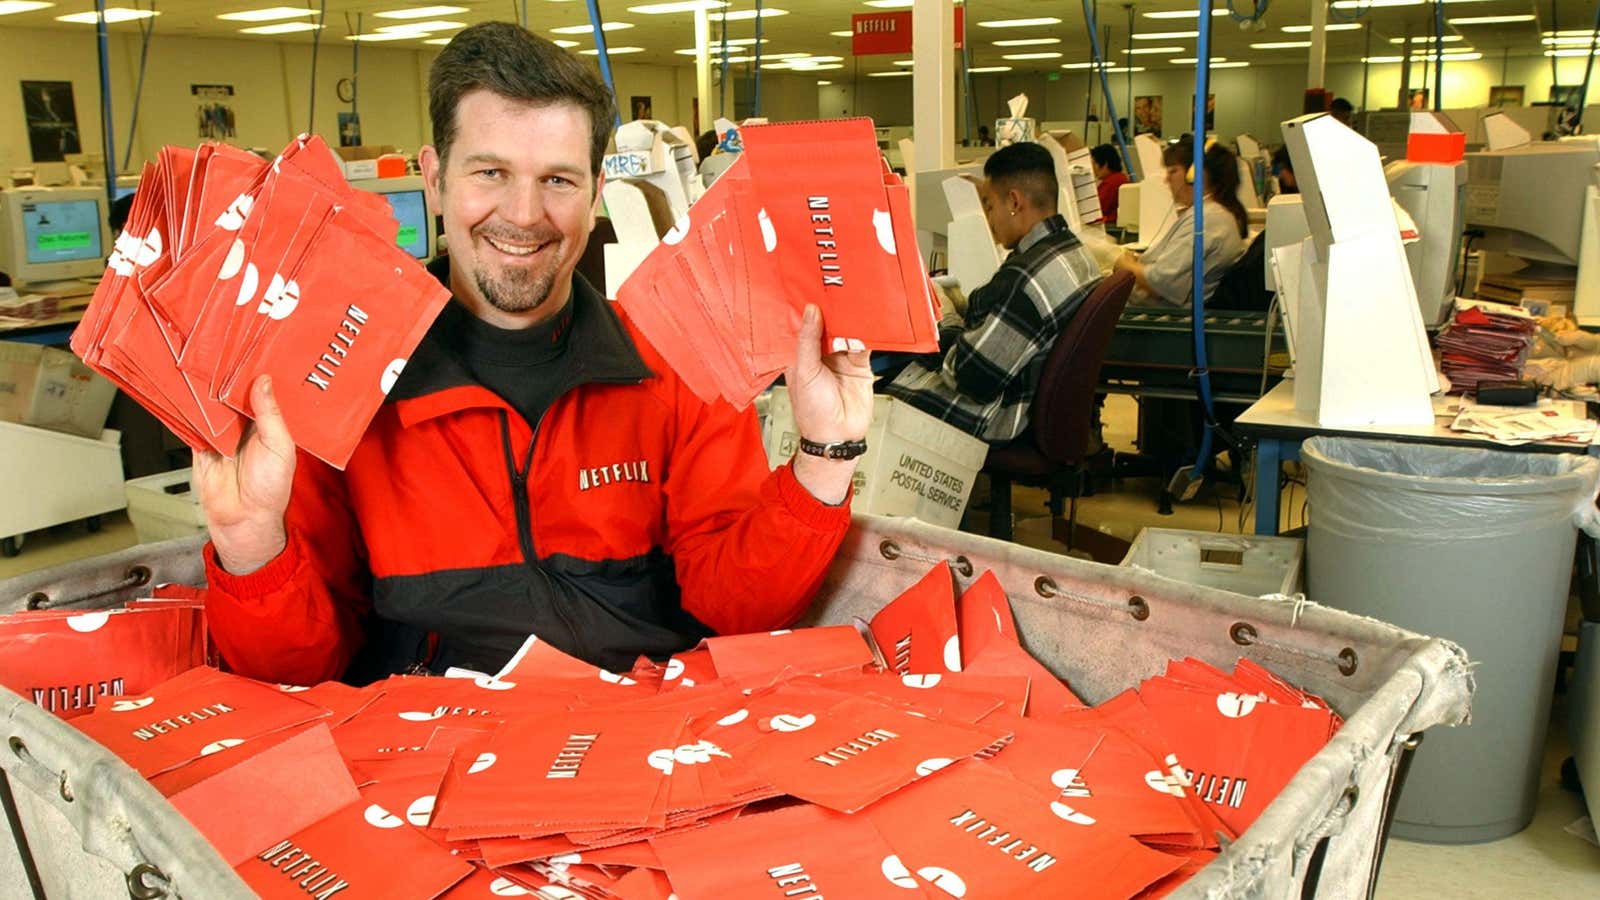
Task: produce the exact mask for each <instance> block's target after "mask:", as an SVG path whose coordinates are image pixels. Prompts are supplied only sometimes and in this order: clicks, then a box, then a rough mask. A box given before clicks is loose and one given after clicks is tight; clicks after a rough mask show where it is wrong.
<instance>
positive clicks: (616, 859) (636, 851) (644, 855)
mask: <svg viewBox="0 0 1600 900" xmlns="http://www.w3.org/2000/svg"><path fill="white" fill-rule="evenodd" d="M581 856H582V858H583V861H584V862H587V863H593V864H595V865H597V866H627V867H628V868H630V869H663V868H666V866H665V865H664V864H663V863H662V862H661V857H660V855H659V854H657V853H656V848H655V845H654V844H651V843H650V842H649V841H647V840H645V841H634V842H632V843H628V844H618V845H617V846H615V847H600V848H596V849H594V850H586V851H584V852H583V853H582V854H581Z"/></svg>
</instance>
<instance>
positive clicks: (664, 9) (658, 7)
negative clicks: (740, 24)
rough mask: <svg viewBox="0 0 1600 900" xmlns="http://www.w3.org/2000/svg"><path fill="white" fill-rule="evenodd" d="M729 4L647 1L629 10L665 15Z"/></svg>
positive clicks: (699, 0)
mask: <svg viewBox="0 0 1600 900" xmlns="http://www.w3.org/2000/svg"><path fill="white" fill-rule="evenodd" d="M727 5H728V4H727V3H724V2H723V0H678V2H676V3H646V4H645V5H643V6H630V7H628V12H631V13H641V14H643V15H646V16H663V15H666V14H668V13H681V12H699V11H700V10H702V9H704V10H713V9H721V8H723V7H724V6H727Z"/></svg>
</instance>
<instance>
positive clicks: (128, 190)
mask: <svg viewBox="0 0 1600 900" xmlns="http://www.w3.org/2000/svg"><path fill="white" fill-rule="evenodd" d="M138 189H139V186H138V185H137V184H129V185H120V184H119V185H117V187H116V192H115V193H114V194H113V196H112V199H113V200H121V199H122V198H123V197H127V196H130V195H132V194H133V192H134V191H137V190H138Z"/></svg>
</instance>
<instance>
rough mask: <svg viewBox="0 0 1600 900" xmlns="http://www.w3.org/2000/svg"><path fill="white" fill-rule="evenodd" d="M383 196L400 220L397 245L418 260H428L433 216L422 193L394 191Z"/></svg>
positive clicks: (396, 239)
mask: <svg viewBox="0 0 1600 900" xmlns="http://www.w3.org/2000/svg"><path fill="white" fill-rule="evenodd" d="M383 196H384V197H385V198H387V199H388V201H389V206H390V207H392V208H393V209H394V217H395V218H396V219H399V220H400V234H399V236H398V237H396V238H395V243H396V244H399V245H400V249H402V250H404V251H406V252H407V253H409V254H411V255H412V256H415V257H416V258H417V259H427V258H428V230H429V229H430V228H432V227H433V216H431V215H429V214H428V204H427V200H426V198H425V197H424V195H423V193H422V191H394V192H392V193H387V194H384V195H383Z"/></svg>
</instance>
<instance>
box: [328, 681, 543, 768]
mask: <svg viewBox="0 0 1600 900" xmlns="http://www.w3.org/2000/svg"><path fill="white" fill-rule="evenodd" d="M489 684H490V683H489V682H485V685H489ZM374 687H375V688H379V689H380V690H381V691H382V694H381V696H379V697H378V698H377V699H376V700H374V701H373V702H372V703H370V704H368V705H367V706H366V707H365V708H363V709H362V710H361V711H360V712H359V713H357V714H356V715H355V716H353V717H352V718H350V719H349V720H348V721H346V722H345V723H344V724H342V725H340V726H338V727H336V728H334V730H333V738H334V740H335V741H337V742H338V744H339V748H340V750H342V751H343V752H344V754H345V757H346V758H347V759H361V758H364V757H370V756H377V755H380V754H383V753H395V752H404V751H410V752H415V751H417V750H421V749H423V748H425V747H427V745H428V743H429V741H430V740H431V739H432V738H433V736H434V734H435V732H436V731H437V730H438V729H440V728H441V727H454V728H469V729H473V730H476V731H493V730H494V729H495V728H498V727H499V725H500V723H501V722H503V721H504V720H505V717H506V716H507V715H508V713H509V711H510V710H511V709H513V708H527V706H528V705H529V704H527V703H526V701H524V702H523V703H522V704H520V705H519V704H514V703H513V701H512V700H511V695H512V694H513V693H514V692H512V691H509V690H500V689H497V688H496V687H495V686H480V685H479V684H477V683H475V682H474V681H473V680H471V679H463V678H419V677H406V676H396V677H393V678H389V679H387V680H386V681H382V682H379V683H378V685H374ZM550 702H551V703H552V705H553V706H554V708H560V707H559V705H556V703H555V701H550Z"/></svg>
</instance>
